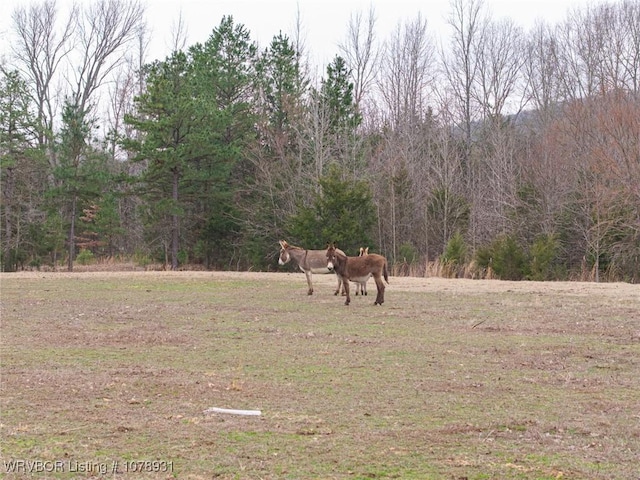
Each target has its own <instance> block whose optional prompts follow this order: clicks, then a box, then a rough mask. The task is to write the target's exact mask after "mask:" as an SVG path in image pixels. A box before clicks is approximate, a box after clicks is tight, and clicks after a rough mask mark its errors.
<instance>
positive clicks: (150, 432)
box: [0, 272, 640, 480]
mask: <svg viewBox="0 0 640 480" xmlns="http://www.w3.org/2000/svg"><path fill="white" fill-rule="evenodd" d="M314 280H315V293H314V295H313V296H311V297H309V296H307V295H306V291H307V287H306V282H305V280H304V276H303V275H302V274H292V273H271V274H268V273H222V272H218V273H213V272H178V273H168V272H165V273H158V272H155V273H151V272H149V273H145V272H139V273H136V272H131V273H107V272H105V273H76V274H62V273H57V274H56V273H35V272H34V273H24V274H4V275H2V276H0V289H1V290H0V291H1V300H2V311H1V314H2V319H1V321H2V324H1V347H2V350H1V358H0V360H1V385H0V394H1V395H0V402H1V403H0V408H1V414H2V416H1V420H0V423H1V445H2V448H1V454H0V456H1V460H0V461H1V462H2V463H1V464H0V468H1V469H2V470H1V473H0V477H3V478H8V479H9V478H31V477H32V476H33V477H37V478H107V477H108V478H116V477H117V478H145V479H146V478H180V479H201V478H202V479H205V478H206V479H211V478H221V479H236V478H237V479H315V478H319V479H372V478H400V479H460V480H461V479H559V478H562V479H638V478H640V466H639V465H640V287H639V286H637V285H627V284H587V283H530V282H519V283H512V282H499V281H472V280H443V279H425V278H398V277H392V278H391V279H390V285H388V287H387V292H386V302H385V304H384V305H383V306H381V307H379V306H378V307H375V306H373V300H374V298H375V285H374V284H373V282H370V283H369V296H368V297H364V298H362V297H353V298H352V303H351V305H350V306H348V307H347V306H344V305H343V299H342V298H340V297H335V296H333V294H332V292H333V288H334V286H335V278H334V277H333V276H314ZM211 407H222V408H230V409H255V410H260V411H261V412H262V414H261V415H260V416H239V415H229V414H220V413H214V414H211V413H207V412H206V410H207V409H209V408H211ZM30 470H31V473H29V471H30Z"/></svg>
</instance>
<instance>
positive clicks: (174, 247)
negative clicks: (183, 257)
mask: <svg viewBox="0 0 640 480" xmlns="http://www.w3.org/2000/svg"><path fill="white" fill-rule="evenodd" d="M179 180H180V173H179V171H178V169H177V168H174V169H173V193H172V198H173V205H174V211H173V214H172V215H171V270H177V269H178V242H179V240H180V235H179V226H180V225H179V218H178V213H177V210H176V209H177V208H178V183H179Z"/></svg>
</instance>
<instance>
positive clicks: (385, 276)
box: [382, 259, 389, 283]
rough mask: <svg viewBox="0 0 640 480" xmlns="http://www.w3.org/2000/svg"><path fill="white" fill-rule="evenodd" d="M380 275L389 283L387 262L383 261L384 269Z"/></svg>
mask: <svg viewBox="0 0 640 480" xmlns="http://www.w3.org/2000/svg"><path fill="white" fill-rule="evenodd" d="M382 275H384V279H385V281H386V282H387V283H389V270H388V269H387V260H386V259H385V261H384V267H383V268H382Z"/></svg>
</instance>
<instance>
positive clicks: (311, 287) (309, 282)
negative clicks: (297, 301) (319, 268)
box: [304, 270, 313, 295]
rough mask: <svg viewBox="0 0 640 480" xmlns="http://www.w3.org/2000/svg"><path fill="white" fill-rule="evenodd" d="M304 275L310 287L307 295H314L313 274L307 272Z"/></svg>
mask: <svg viewBox="0 0 640 480" xmlns="http://www.w3.org/2000/svg"><path fill="white" fill-rule="evenodd" d="M304 275H305V276H306V277H307V285H308V286H309V290H308V291H307V295H313V283H311V272H310V271H309V270H307V271H306V272H304Z"/></svg>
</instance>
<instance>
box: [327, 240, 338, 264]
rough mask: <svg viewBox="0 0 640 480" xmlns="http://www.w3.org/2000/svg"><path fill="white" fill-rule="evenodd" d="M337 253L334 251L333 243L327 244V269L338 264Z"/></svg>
mask: <svg viewBox="0 0 640 480" xmlns="http://www.w3.org/2000/svg"><path fill="white" fill-rule="evenodd" d="M338 263H339V260H338V253H337V252H336V247H335V245H334V244H333V243H330V244H329V247H328V248H327V268H328V269H329V271H333V270H334V269H335V268H336V266H337V265H338Z"/></svg>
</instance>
